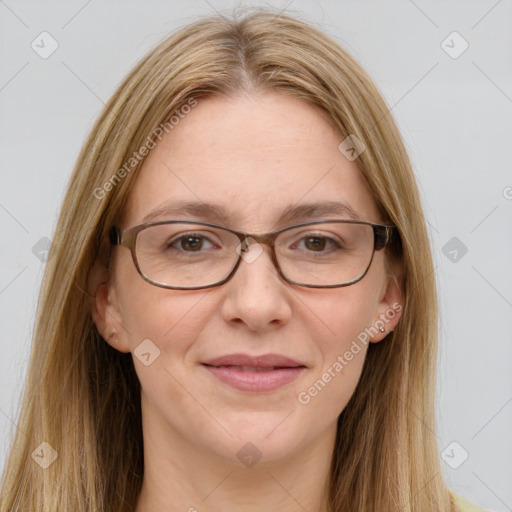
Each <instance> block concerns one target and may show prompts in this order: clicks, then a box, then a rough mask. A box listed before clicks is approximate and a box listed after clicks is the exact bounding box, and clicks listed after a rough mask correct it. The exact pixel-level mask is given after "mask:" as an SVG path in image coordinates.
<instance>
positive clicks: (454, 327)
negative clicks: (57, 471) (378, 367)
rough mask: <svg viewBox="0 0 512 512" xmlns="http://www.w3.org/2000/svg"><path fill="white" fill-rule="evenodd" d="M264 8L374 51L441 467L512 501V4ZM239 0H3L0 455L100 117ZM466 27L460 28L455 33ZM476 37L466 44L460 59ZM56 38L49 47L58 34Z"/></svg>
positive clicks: (353, 48)
mask: <svg viewBox="0 0 512 512" xmlns="http://www.w3.org/2000/svg"><path fill="white" fill-rule="evenodd" d="M260 4H261V3H260ZM269 4H270V5H272V6H274V7H277V8H285V7H286V6H287V7H286V10H287V12H289V13H291V14H293V13H294V12H299V13H302V14H304V15H306V16H307V17H308V18H310V19H311V20H313V21H314V22H318V23H320V24H321V25H322V27H323V28H324V30H326V31H327V32H328V33H330V34H331V35H332V36H334V37H335V38H336V39H337V40H338V41H339V42H340V43H341V44H343V45H344V46H345V47H346V48H347V49H348V50H349V51H350V52H351V53H352V54H353V55H354V56H355V57H356V58H357V59H358V60H359V61H360V62H361V63H362V65H363V66H364V67H365V68H366V69H367V70H368V72H369V73H370V75H371V76H372V77H373V78H374V80H375V81H376V83H377V85H378V86H379V87H380V89H381V91H382V92H383V94H384V96H385V98H386V100H387V102H388V104H389V105H390V107H392V112H393V115H394V116H395V118H396V119H397V122H398V124H399V126H400V129H401V131H402V134H403V136H404V138H405V141H406V145H407V148H408V150H409V152H410V154H411V157H412V159H413V162H414V165H415V170H416V173H417V177H418V181H419V184H420V188H421V192H422V196H423V199H424V203H425V209H426V213H427V216H428V221H429V229H430V235H431V240H432V244H433V248H434V253H435V263H436V274H437V280H438V283H439V291H440V299H441V318H440V327H441V353H440V364H439V371H438V380H439V386H438V416H439V428H438V432H437V436H438V439H439V446H440V450H441V452H443V453H444V459H445V461H444V462H442V464H443V471H444V473H445V475H446V478H447V480H448V482H449V485H450V486H451V487H452V488H453V489H454V490H455V491H456V492H459V493H460V494H463V495H464V496H466V497H467V498H468V499H471V500H472V501H474V502H476V503H478V504H480V505H481V506H485V507H488V508H490V509H492V510H495V511H500V512H505V511H511V510H512V487H511V486H510V482H511V481H512V436H511V432H512V428H511V427H512V372H511V371H510V367H511V361H512V344H511V338H512V334H511V333H512V309H511V308H512V270H511V268H512V265H511V262H512V259H511V254H512V223H511V220H512V172H511V161H512V155H511V152H510V146H511V144H510V142H511V141H512V116H511V114H512V71H511V68H510V66H511V64H512V44H511V43H512V2H511V1H510V0H499V1H495V0H479V1H464V2H462V1H460V2H453V1H450V2H449V1H443V2H441V1H426V0H421V1H420V0H415V1H412V0H400V1H386V2H383V1H357V2H356V1H339V2H334V1H322V2H318V1H312V0H311V1H306V0H304V1H300V0H293V1H291V2H288V3H285V2H270V3H269ZM237 5H240V3H237V2H229V1H214V0H212V1H210V2H206V1H199V0H198V1H193V2H188V3H187V4H186V5H183V4H182V3H179V2H177V1H167V2H164V1H146V2H142V1H123V2H121V1H108V2H107V1H105V0H92V1H91V0H89V1H88V2H83V1H75V0H73V1H69V0H68V1H66V2H62V1H61V2H49V1H48V2H41V1H38V2H36V1H33V2H29V1H22V2H14V0H6V1H0V20H1V21H0V48H2V50H3V51H2V66H1V68H0V115H1V118H0V119H1V122H0V131H1V132H0V148H1V151H0V155H1V165H0V172H1V180H2V181H1V187H0V226H1V234H2V236H1V241H0V244H1V247H0V251H1V255H2V262H1V263H2V264H1V266H0V308H1V312H2V317H1V318H2V322H1V343H2V357H1V358H0V435H1V445H0V458H1V462H2V466H3V463H4V460H5V455H6V452H7V446H8V440H9V436H10V433H11V432H12V429H14V428H15V423H14V419H15V416H16V411H17V403H18V398H19V394H20V390H21V388H22V385H23V381H24V376H25V370H26V364H27V358H28V353H29V345H30V340H31V334H32V331H33V322H34V312H35V306H36V301H37V295H38V289H39V284H40V280H41V277H42V272H43V267H44V262H42V261H41V254H42V251H43V250H44V247H45V240H44V238H45V237H46V238H51V236H52V232H53V229H54V225H55V222H56V218H57V213H58V210H59V207H60V203H61V201H62V197H63V193H64V190H65V187H66V184H67V181H68V179H69V176H70V173H71V169H72V166H73V163H74V161H75V159H76V157H77V155H78V152H79V149H80V146H81V144H82V143H83V141H84V139H85V137H86V134H87V132H88V131H89V129H90V128H91V126H92V123H93V120H94V119H95V118H96V117H97V115H98V114H99V112H100V109H101V108H102V106H103V103H104V102H106V100H107V99H108V98H109V96H110V95H111V94H112V93H113V92H114V90H115V88H116V87H117V85H118V84H119V82H120V81H121V79H122V78H123V77H124V75H125V74H126V73H127V72H128V70H129V69H130V68H131V67H132V66H133V64H134V63H135V62H136V60H138V59H139V58H140V57H141V56H143V55H144V54H145V53H146V52H147V51H148V50H149V49H150V48H151V47H152V46H154V45H155V44H156V43H157V42H158V41H159V40H160V39H162V38H163V37H164V36H165V35H167V34H168V32H169V31H170V30H172V29H173V28H174V27H177V26H180V25H183V24H185V23H187V22H189V21H192V20H193V19H195V17H196V16H197V15H202V14H207V13H212V12H214V10H219V11H221V12H222V13H224V14H227V13H229V11H230V9H231V8H232V7H234V6H237ZM241 5H255V3H254V2H252V3H250V4H249V3H247V2H242V3H241ZM43 31H47V32H48V33H49V34H51V36H52V37H53V38H54V39H55V40H56V41H57V43H58V48H57V50H56V51H55V52H54V53H53V54H52V55H50V56H49V57H48V58H46V59H43V58H41V57H40V55H39V54H38V53H36V51H34V50H33V49H32V47H31V43H32V41H35V43H34V44H39V45H40V46H42V44H43V43H41V37H38V36H39V34H40V33H41V32H43ZM454 31H457V32H458V33H459V34H460V36H461V38H463V39H461V38H460V37H459V36H457V35H455V36H454V35H451V36H450V34H452V32H454ZM448 36H449V37H448ZM447 37H448V39H447ZM464 40H465V41H467V43H468V44H469V47H468V48H467V50H466V51H465V52H463V53H462V54H460V55H458V54H459V53H460V51H461V50H462V49H463V47H464ZM443 41H445V43H443ZM44 46H45V49H46V50H48V48H50V41H49V39H46V40H45V43H44ZM445 50H446V51H445ZM40 51H42V50H40ZM447 51H448V52H451V53H452V56H450V55H449V54H448V53H447ZM456 54H457V55H456ZM454 56H456V57H457V58H454ZM454 237H455V240H452V239H453V238H454ZM41 239H43V241H41ZM34 247H35V249H34ZM464 247H466V248H467V252H466V253H465V254H463V250H464ZM454 250H455V251H456V253H455V252H453V251H454ZM38 255H39V256H38ZM453 442H456V443H457V444H451V443H453ZM445 448H447V449H446V451H443V450H445ZM466 452H467V454H468V455H469V456H468V458H467V460H465V461H463V459H464V457H465V456H466ZM462 461H463V462H462ZM459 464H460V465H459ZM457 465H459V467H458V468H455V466H457Z"/></svg>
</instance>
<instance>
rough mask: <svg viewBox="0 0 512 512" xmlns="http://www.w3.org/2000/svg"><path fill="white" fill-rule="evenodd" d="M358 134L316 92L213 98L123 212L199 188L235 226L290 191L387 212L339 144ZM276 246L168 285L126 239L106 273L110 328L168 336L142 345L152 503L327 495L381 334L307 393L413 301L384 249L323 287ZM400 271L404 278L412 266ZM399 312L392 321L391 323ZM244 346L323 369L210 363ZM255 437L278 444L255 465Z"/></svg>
mask: <svg viewBox="0 0 512 512" xmlns="http://www.w3.org/2000/svg"><path fill="white" fill-rule="evenodd" d="M342 140H343V137H342V136H341V135H340V134H339V133H338V132H337V131H336V130H335V129H334V128H333V127H332V126H331V125H330V124H329V123H328V122H327V121H326V118H325V117H324V116H323V115H322V114H321V113H320V112H319V111H318V110H317V109H316V108H315V107H313V106H311V105H309V104H308V103H306V102H304V101H303V100H300V99H296V98H292V97H286V96H282V95H280V94H278V93H275V92H265V93H259V94H257V93H251V94H250V95H243V96H242V95H241V96H239V97H236V98H226V97H222V98H220V97H217V98H212V97H210V98H208V99H204V100H200V101H199V102H198V105H197V106H196V107H195V108H194V109H193V110H192V111H191V112H190V113H189V114H188V115H187V117H186V118H185V119H184V120H182V121H181V122H180V124H179V125H177V126H176V127H175V128H174V129H173V131H172V132H170V133H169V135H167V136H165V137H164V139H163V141H162V142H160V143H159V144H158V146H157V147H156V148H155V149H153V150H152V151H151V152H150V154H149V155H148V157H147V158H146V160H145V162H144V164H143V167H142V169H141V173H140V175H139V176H138V178H137V181H136V183H135V186H134V188H133V190H132V192H131V195H130V197H129V200H128V203H127V207H126V210H125V212H124V215H123V219H122V221H121V223H120V227H121V228H123V229H126V228H128V227H132V226H135V225H137V224H140V223H142V218H143V217H144V216H145V215H146V214H147V213H149V212H150V211H152V210H153V209H154V208H156V207H157V206H159V205H160V204H161V203H163V202H165V201H167V200H169V199H173V200H174V199H176V200H178V199H190V200H198V198H199V199H200V200H201V201H205V202H217V203H220V204H222V205H224V211H226V212H228V213H230V215H232V217H231V222H230V224H228V225H229V226H230V227H232V228H234V229H239V230H242V231H246V232H249V233H264V232H269V231H272V230H275V229H277V227H276V221H277V218H278V217H279V214H280V213H281V212H282V211H283V210H284V208H285V207H286V206H288V205H294V204H296V203H298V202H310V201H327V200H343V201H344V202H347V203H349V204H350V205H351V206H352V207H353V208H354V209H355V210H356V212H357V213H358V214H359V215H360V216H361V217H362V219H364V220H369V221H371V222H376V223H381V222H382V219H381V218H380V216H379V214H378V210H377V207H376V204H375V202H374V200H373V199H372V196H371V194H370V192H369V190H368V189H367V186H366V185H365V182H364V181H363V179H362V177H361V174H360V171H359V170H358V168H357V164H356V162H355V161H354V162H351V161H349V160H348V159H346V158H345V157H344V156H343V155H342V154H341V153H340V151H339V150H338V145H339V143H340V142H341V141H342ZM263 191H264V192H263ZM165 218H166V217H165V216H163V217H162V218H161V220H164V219H165ZM167 218H168V217H167ZM174 218H184V219H185V217H184V216H178V217H177V216H174ZM331 218H344V217H342V216H340V215H332V216H331ZM187 219H188V218H187ZM195 220H205V219H200V218H195ZM306 220H307V219H306ZM309 220H317V219H316V218H311V219H309ZM288 225H289V224H288ZM279 227H281V226H279ZM261 247H262V248H263V253H262V254H260V255H259V256H258V257H257V258H256V260H255V261H253V262H252V263H247V262H245V261H242V262H241V265H240V267H239V268H238V270H237V272H236V274H235V275H234V276H233V277H232V279H231V280H230V281H228V282H227V283H225V284H223V285H222V286H218V287H215V288H210V289H204V290H193V291H179V290H167V289H164V288H159V287H156V286H152V285H151V284H149V283H147V282H145V281H144V280H143V279H142V278H141V277H140V276H139V274H138V273H137V271H136V268H135V266H134V264H133V262H132V260H131V255H130V252H129V251H128V250H127V249H126V248H124V247H116V248H114V250H113V273H112V277H111V279H109V280H100V282H97V283H96V299H97V300H96V303H95V305H94V306H93V318H94V321H95V323H96V325H97V327H98V329H99V332H101V333H102V334H103V336H104V337H105V339H106V340H108V343H110V344H111V345H112V346H113V347H114V348H116V349H117V350H119V351H121V352H132V353H133V352H134V350H135V349H136V348H137V346H138V345H139V344H140V343H141V342H142V340H145V339H148V338H149V339H150V340H151V341H152V343H153V344H154V345H156V346H157V347H158V349H159V350H160V355H159V357H157V358H156V359H155V360H154V362H153V363H152V364H150V365H149V366H145V365H144V364H142V363H141V361H140V360H139V359H138V358H137V357H134V364H135V369H136V371H137V374H138V377H139V379H140V382H141V387H142V395H141V400H142V419H143V432H144V459H145V470H144V480H143V487H142V492H141V495H140V498H139V501H138V503H137V508H136V512H153V511H155V512H156V511H161V510H173V511H174V510H176V511H178V510H179V511H194V510H198V511H200V512H202V511H212V512H213V511H215V512H217V511H226V510H234V509H236V510H237V511H239V512H244V511H255V510H266V511H268V512H271V511H279V512H288V511H289V512H291V511H299V510H301V511H303V510H308V511H320V512H323V511H326V510H327V509H326V505H325V497H326V492H327V487H326V485H327V482H328V476H329V470H330V463H331V457H332V451H333V445H334V441H335V436H336V420H337V418H338V416H339V414H340V413H341V412H342V410H343V409H344V407H345V406H346V404H347V402H348V401H349V399H350V397H351V396H352V394H353V392H354V390H355V388H356V385H357V382H358V379H359V377H360V375H361V371H362V366H363V362H364V356H365V354H366V350H367V345H364V344H362V345H361V351H360V352H359V353H358V354H356V355H355V356H354V357H353V359H352V360H351V361H350V362H349V363H348V364H347V365H346V366H345V367H344V368H343V370H342V371H341V372H339V374H338V375H337V376H336V377H335V378H333V379H332V381H331V382H330V383H328V384H327V385H326V386H325V388H324V389H323V390H322V391H321V392H320V393H318V395H317V396H315V397H314V398H312V399H311V401H310V402H309V403H308V404H307V405H303V404H301V403H299V401H298V400H297V396H298V394H299V393H300V392H303V391H305V390H307V389H308V388H309V387H310V386H311V385H312V384H313V383H314V382H315V381H316V380H317V379H319V378H320V377H321V375H322V374H323V373H324V372H325V371H327V369H328V368H329V367H331V366H332V365H333V363H334V362H335V361H336V360H337V357H338V356H339V355H340V354H344V353H345V352H346V351H347V350H348V349H349V347H350V346H351V344H352V342H353V340H355V339H356V338H357V335H358V334H359V333H361V332H362V331H364V329H365V328H367V327H369V326H371V325H373V324H374V323H375V322H376V321H377V320H378V319H379V315H382V314H384V313H385V312H386V311H388V310H389V309H390V308H391V307H392V306H391V305H392V304H393V303H395V302H400V289H399V287H398V283H397V280H396V279H393V278H392V277H390V275H388V274H387V273H386V270H385V255H384V251H378V252H376V253H375V256H374V260H373V262H372V265H371V267H370V269H369V271H368V273H367V275H366V276H365V277H364V278H363V279H362V280H361V281H360V282H358V283H356V284H354V285H351V286H347V287H342V288H333V289H308V288H304V287H299V286H294V285H290V284H288V283H286V282H285V281H283V280H282V279H281V278H280V277H279V275H278V274H277V272H276V270H275V268H274V267H273V266H272V262H271V259H270V248H269V247H268V246H265V245H262V246H261ZM393 273H394V275H395V277H400V276H399V274H400V269H399V268H394V271H393ZM399 317H400V314H399V313H398V312H397V313H396V315H395V316H394V318H393V319H392V320H390V321H389V322H388V323H386V329H387V330H388V331H389V330H391V329H393V328H394V327H395V325H396V323H397V322H398V320H399ZM114 329H115V330H116V336H111V333H112V331H113V330H114ZM386 335H387V333H380V332H379V333H378V334H376V335H375V336H373V337H372V338H371V339H370V342H372V343H377V342H380V341H382V340H383V339H384V338H385V337H386ZM234 352H245V353H250V354H264V353H271V352H272V353H278V354H283V355H286V356H288V357H291V358H293V359H296V360H298V361H300V362H302V363H303V364H305V365H306V366H307V369H306V370H305V371H303V372H302V374H301V375H300V376H299V377H298V379H296V380H295V381H293V382H292V383H289V384H287V385H286V386H284V387H282V388H279V389H277V390H275V391H271V392H266V393H259V394H258V393H248V392H242V391H238V390H236V389H233V388H231V387H229V386H227V385H226V384H223V383H222V382H220V381H218V380H217V379H216V378H215V377H214V376H212V375H211V374H210V372H208V371H207V370H206V369H205V368H204V367H203V366H201V364H200V363H201V361H205V360H206V359H210V358H213V357H218V356H221V355H225V354H229V353H234ZM249 442H250V443H252V444H253V445H255V446H256V447H257V449H258V451H259V452H260V453H261V456H262V458H261V459H260V460H259V461H258V462H257V463H256V464H255V465H254V466H252V467H246V466H245V465H244V464H242V462H241V461H240V460H239V458H238V457H237V452H238V451H239V450H240V449H241V448H242V447H244V445H246V443H249Z"/></svg>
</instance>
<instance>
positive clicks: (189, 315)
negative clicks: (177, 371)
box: [115, 253, 207, 354]
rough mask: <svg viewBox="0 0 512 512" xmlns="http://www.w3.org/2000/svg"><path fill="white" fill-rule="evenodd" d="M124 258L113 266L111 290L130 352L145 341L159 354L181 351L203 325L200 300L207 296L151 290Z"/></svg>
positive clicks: (198, 292)
mask: <svg viewBox="0 0 512 512" xmlns="http://www.w3.org/2000/svg"><path fill="white" fill-rule="evenodd" d="M124 256H125V255H123V258H119V259H120V261H119V262H118V264H117V266H116V275H115V288H116V295H117V300H118V302H119V312H120V314H121V318H122V325H123V328H124V331H125V335H126V337H127V340H128V343H129V345H130V349H131V351H132V352H134V350H135V349H136V348H137V347H138V346H139V344H140V343H141V342H142V341H143V340H146V339H149V340H151V341H152V342H153V343H154V344H155V345H156V346H157V347H158V349H159V350H160V352H161V353H162V354H165V353H167V352H173V353H176V352H178V351H185V350H186V349H187V345H188V344H190V343H192V341H193V340H194V339H195V338H196V336H197V334H198V333H199V332H200V330H201V326H202V325H203V324H204V322H203V321H202V320H203V317H204V316H205V315H207V313H206V311H205V307H204V303H202V299H203V298H204V297H205V295H206V294H207V292H206V293H205V292H202V291H190V292H188V291H180V290H169V289H165V288H160V287H157V286H154V285H152V284H150V283H148V282H146V281H144V279H142V277H141V276H140V275H139V274H138V272H137V270H136V269H135V266H134V265H133V262H132V261H131V259H127V258H124ZM128 256H129V253H128ZM205 302H206V301H205ZM171 341H172V343H170V342H171Z"/></svg>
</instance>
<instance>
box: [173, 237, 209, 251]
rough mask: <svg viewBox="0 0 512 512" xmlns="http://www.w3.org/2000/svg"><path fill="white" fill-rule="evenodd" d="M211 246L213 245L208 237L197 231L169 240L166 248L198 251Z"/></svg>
mask: <svg viewBox="0 0 512 512" xmlns="http://www.w3.org/2000/svg"><path fill="white" fill-rule="evenodd" d="M205 245H206V247H205ZM212 247H214V245H213V243H212V242H211V241H210V240H209V239H208V238H206V237H204V236H202V235H199V234H197V233H186V234H184V235H181V236H179V237H177V238H174V239H173V240H171V241H169V243H168V244H167V247H166V249H170V248H172V249H176V250H178V251H181V252H199V251H201V250H202V249H209V248H212Z"/></svg>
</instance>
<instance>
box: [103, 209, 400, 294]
mask: <svg viewBox="0 0 512 512" xmlns="http://www.w3.org/2000/svg"><path fill="white" fill-rule="evenodd" d="M326 222H328V223H338V222H339V223H344V224H363V225H367V226H371V227H372V229H373V250H372V256H371V258H370V261H369V263H368V266H367V267H366V270H365V271H364V272H363V274H362V275H361V276H359V277H358V278H356V279H354V280H352V281H349V282H348V283H343V284H334V285H332V284H330V285H311V284H304V283H300V282H297V281H293V280H292V279H288V278H287V277H286V276H285V275H284V274H283V271H282V270H281V266H280V265H279V262H278V260H277V256H276V252H275V247H274V244H275V240H276V238H277V236H278V235H280V234H281V233H283V232H285V231H288V230H290V229H295V228H298V227H302V226H314V225H315V224H322V223H326ZM178 223H179V224H194V225H200V226H208V227H213V228H218V229H223V230H225V231H229V232H230V233H233V234H234V235H236V236H237V237H238V238H239V240H240V244H242V248H241V250H240V252H239V254H238V260H237V261H236V263H235V265H234V266H233V268H232V270H231V271H230V273H229V274H228V275H227V276H226V277H225V278H223V279H221V280H220V281H218V282H216V283H213V284H208V285H204V286H192V287H186V286H170V285H165V284H161V283H157V282H155V281H152V280H151V279H149V278H148V277H147V276H145V275H144V273H143V272H142V270H141V269H140V267H139V262H138V261H137V252H136V245H137V235H138V234H139V233H140V232H141V231H143V230H144V229H147V228H149V227H151V226H158V225H161V224H178ZM394 230H396V226H394V225H386V224H375V223H373V222H369V221H363V220H349V219H322V220H315V221H309V222H303V223H300V224H294V225H292V226H286V227H284V228H281V229H278V230H276V231H271V232H270V233H264V234H261V235H254V234H250V233H245V232H243V231H236V230H234V229H231V228H228V227H226V226H221V225H220V224H213V223H211V222H202V221H193V220H162V221H156V222H146V223H144V224H139V225H137V226H133V227H131V228H128V229H125V230H122V229H120V228H119V227H117V226H112V227H111V228H110V231H109V240H110V243H111V245H112V246H116V245H121V246H123V247H126V248H127V249H129V250H130V252H131V255H132V260H133V263H134V265H135V268H136V269H137V272H138V273H139V274H140V276H141V277H142V279H144V280H145V281H147V282H148V283H150V284H152V285H154V286H158V287H160V288H167V289H171V290H201V289H204V288H213V287H216V286H220V285H222V284H224V283H226V282H227V281H229V280H230V279H231V278H232V277H233V276H234V274H235V272H236V271H237V269H238V267H239V266H240V262H241V261H242V253H243V252H245V251H246V250H247V248H248V246H249V244H247V243H245V245H244V242H246V241H247V239H248V238H252V239H253V240H255V241H256V242H258V243H259V244H265V245H268V246H270V248H271V257H272V262H273V263H274V267H275V268H276V269H277V271H278V273H279V275H280V276H281V277H282V278H283V279H284V280H285V281H286V282H287V283H289V284H294V285H297V286H304V287H306V288H341V287H344V286H350V285H352V284H355V283H357V282H359V281H361V279H363V277H364V276H365V275H366V274H367V273H368V270H369V268H370V266H371V264H372V261H373V257H374V255H375V251H380V250H381V249H383V248H384V247H386V246H387V245H388V244H389V243H390V242H391V240H392V238H393V232H394Z"/></svg>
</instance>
